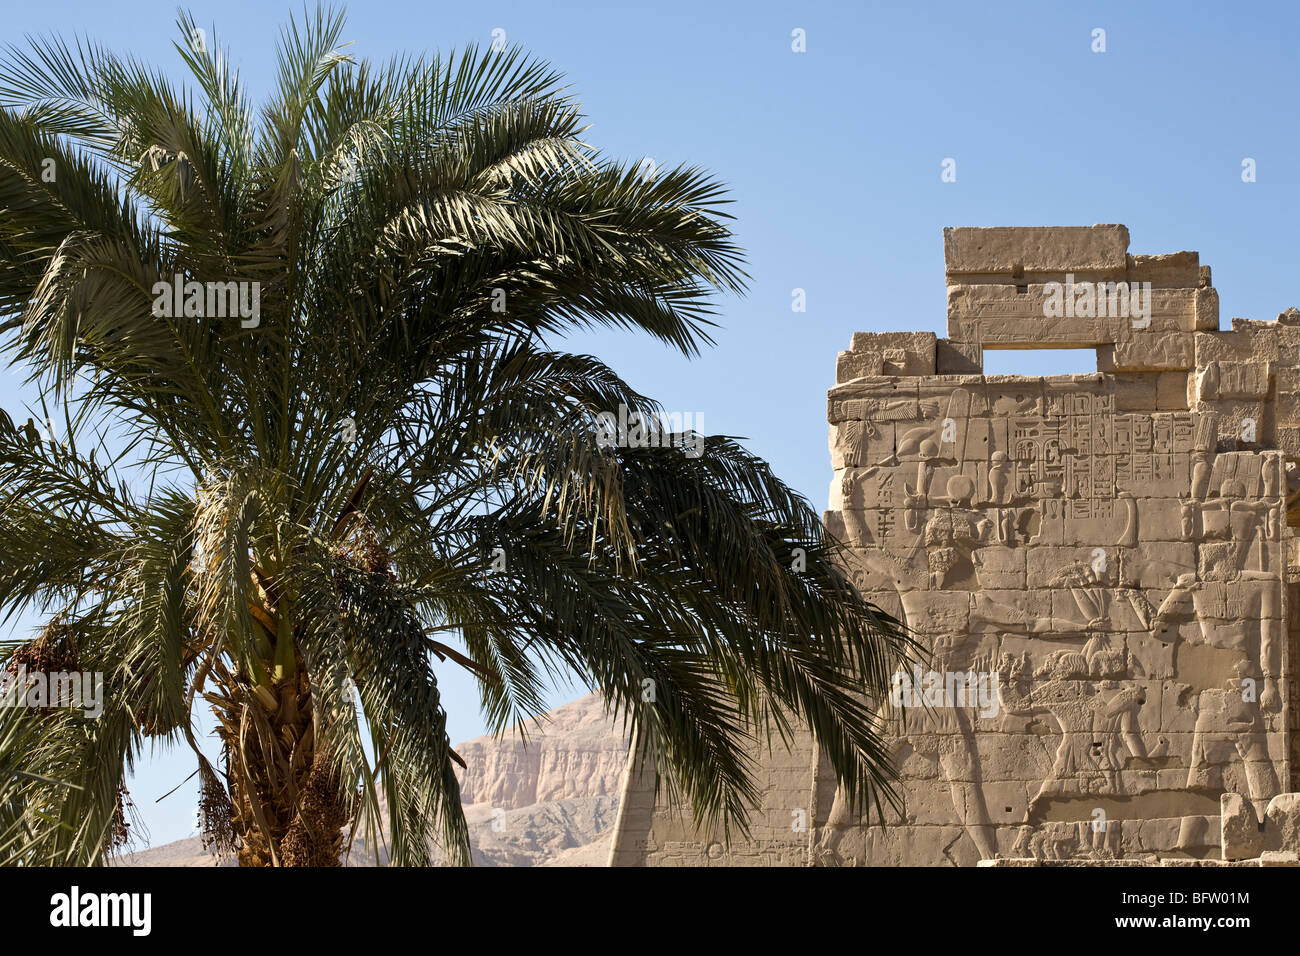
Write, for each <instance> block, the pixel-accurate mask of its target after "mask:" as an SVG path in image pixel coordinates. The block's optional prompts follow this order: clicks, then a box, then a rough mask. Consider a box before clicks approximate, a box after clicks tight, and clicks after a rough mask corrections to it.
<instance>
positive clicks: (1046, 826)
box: [611, 226, 1300, 865]
mask: <svg viewBox="0 0 1300 956" xmlns="http://www.w3.org/2000/svg"><path fill="white" fill-rule="evenodd" d="M944 250H945V257H946V263H947V283H948V335H947V337H946V338H937V339H936V337H935V336H933V335H929V334H925V333H883V334H880V333H873V334H868V333H857V334H855V335H854V336H853V340H852V344H851V348H850V349H849V351H847V352H843V353H841V354H840V356H839V359H838V361H837V367H836V385H835V386H834V387H833V388H832V389H831V390H830V393H829V396H828V405H827V413H828V420H829V422H830V426H831V428H830V454H831V460H832V464H833V467H834V469H835V479H834V481H833V483H832V487H831V494H830V506H829V510H828V511H827V513H826V516H825V521H826V524H827V527H828V528H829V530H831V531H832V532H833V533H835V534H837V535H839V536H840V537H841V538H843V539H844V540H845V541H846V542H847V543H848V544H849V545H850V551H849V554H848V557H847V558H846V561H847V571H848V572H849V574H850V575H851V577H852V579H853V581H854V583H855V584H856V585H857V586H858V587H859V588H860V589H861V590H862V591H863V592H864V593H865V594H866V595H867V596H868V597H869V598H870V599H871V600H872V601H873V602H874V603H876V604H878V605H879V606H881V607H883V608H884V609H885V610H887V611H890V612H891V613H894V614H896V615H899V616H901V617H902V618H904V619H905V620H906V621H907V623H908V624H909V625H910V626H911V627H912V628H913V629H914V631H915V632H916V633H917V634H918V635H919V637H920V638H921V639H922V641H923V642H924V643H925V644H926V646H927V648H928V650H929V659H928V660H927V661H925V662H924V663H923V665H922V666H921V667H920V668H918V669H917V671H915V672H914V673H912V674H908V675H898V676H899V683H898V699H896V700H894V701H880V702H879V706H880V708H881V709H882V713H884V714H885V715H887V716H888V717H889V719H890V720H891V722H892V723H891V725H892V726H893V728H894V730H893V734H892V736H891V744H892V750H893V755H894V761H895V764H896V766H897V767H898V769H899V772H900V774H901V777H902V781H903V788H904V794H905V797H906V806H905V808H904V810H903V812H902V813H901V814H894V815H893V816H891V817H889V818H887V819H886V821H885V823H884V824H883V825H880V824H879V823H875V824H874V825H873V824H872V823H870V822H869V821H868V820H866V819H864V818H863V817H862V816H861V815H860V814H859V813H858V812H857V811H856V810H852V809H851V808H850V807H849V806H848V805H847V803H846V802H845V801H844V800H843V799H842V795H841V794H840V793H839V792H838V788H837V786H836V782H835V779H834V774H833V773H832V772H831V769H830V768H829V766H827V764H826V761H825V760H824V759H823V758H822V756H821V755H820V754H819V753H818V749H817V747H816V745H815V743H814V741H812V740H811V738H809V737H807V736H805V737H804V738H803V739H802V740H801V741H800V742H799V743H798V744H797V745H796V746H795V747H794V748H793V750H792V751H791V752H790V753H786V752H784V751H782V752H780V753H775V754H759V755H757V756H758V759H759V762H760V766H761V767H762V772H761V781H762V783H763V795H762V800H761V805H760V806H759V807H758V808H757V811H756V814H755V822H756V825H755V828H754V833H753V836H752V839H751V840H749V841H741V842H735V841H733V842H732V843H731V844H730V846H724V844H723V843H722V842H721V841H720V839H719V838H718V836H717V835H716V834H701V833H699V832H697V830H696V829H695V827H694V826H693V825H692V824H691V821H690V816H689V812H684V811H682V810H680V809H677V808H673V807H669V806H667V805H666V804H665V802H664V800H663V799H662V798H660V799H658V800H657V799H656V798H655V796H654V794H653V792H652V789H651V785H650V783H649V782H648V780H647V778H646V776H645V775H643V774H639V773H636V772H632V773H629V775H628V783H627V790H626V792H625V797H624V800H623V804H622V810H621V814H622V816H621V819H620V823H619V826H618V828H617V832H616V835H615V841H614V847H613V851H612V856H611V861H612V862H613V863H614V864H615V865H620V864H649V865H681V864H691V865H699V864H705V865H741V864H788V865H846V864H849V865H851V864H876V865H881V864H883V865H975V864H979V863H983V864H984V865H989V864H991V863H1001V864H1003V865H1005V864H1007V863H1017V864H1023V863H1030V864H1032V863H1035V862H1037V863H1039V864H1042V863H1057V862H1059V863H1066V862H1069V863H1079V862H1106V863H1114V864H1148V865H1151V864H1155V863H1157V862H1162V861H1163V862H1169V863H1174V862H1178V861H1188V862H1196V861H1210V860H1218V861H1229V860H1241V861H1246V860H1249V861H1250V863H1251V865H1278V864H1280V863H1287V862H1289V861H1294V860H1295V859H1296V853H1297V852H1300V795H1298V794H1295V793H1292V792H1290V791H1295V790H1300V786H1297V781H1296V780H1295V779H1294V777H1293V776H1292V768H1293V767H1300V761H1298V760H1297V754H1296V751H1295V747H1296V739H1297V735H1296V734H1295V733H1294V729H1295V724H1296V719H1297V713H1296V708H1295V707H1293V706H1292V705H1291V701H1292V700H1293V699H1294V693H1295V690H1294V687H1293V686H1292V683H1293V681H1292V673H1293V672H1292V670H1291V664H1290V662H1291V661H1292V660H1293V658H1294V654H1295V646H1296V641H1297V638H1298V637H1300V614H1296V613H1294V612H1293V610H1292V609H1293V608H1295V607H1297V606H1300V605H1298V604H1297V598H1298V597H1300V594H1298V593H1297V585H1296V584H1294V583H1293V580H1295V579H1296V577H1297V575H1296V573H1295V572H1296V567H1295V566H1296V565H1300V559H1298V558H1297V556H1296V552H1297V548H1296V537H1295V532H1294V531H1293V529H1292V527H1291V522H1290V521H1288V508H1287V506H1288V501H1289V500H1291V499H1292V498H1293V497H1294V495H1295V491H1294V489H1296V488H1297V487H1300V470H1298V469H1300V361H1297V360H1298V359H1300V312H1297V311H1295V310H1289V311H1288V312H1286V313H1283V314H1282V315H1281V316H1279V318H1278V321H1275V322H1260V321H1253V320H1242V319H1234V320H1233V321H1232V327H1231V329H1230V330H1229V331H1220V330H1219V317H1218V294H1217V292H1216V291H1215V290H1214V288H1213V286H1212V285H1211V281H1210V270H1209V268H1208V267H1206V266H1202V265H1201V264H1200V261H1199V257H1198V256H1197V254H1196V253H1194V252H1178V253H1173V254H1170V255H1161V256H1139V255H1132V254H1130V253H1129V251H1128V230H1127V229H1126V228H1125V227H1123V226H1093V227H1082V228H1034V229H1019V228H1006V229H947V230H945V231H944ZM1062 346H1072V347H1091V348H1095V349H1096V350H1097V358H1098V369H1099V371H1098V373H1097V374H1091V375H1073V376H1055V377H1048V378H1033V377H1021V376H985V375H983V374H982V361H983V359H982V356H983V352H984V350H986V349H989V348H1057V347H1062ZM1296 520H1300V517H1298V518H1297V519H1296ZM909 695H911V696H909ZM900 702H902V703H906V704H908V707H907V716H906V720H905V721H904V720H903V719H902V716H901V713H900V711H899V709H898V708H897V706H896V704H898V703H900ZM918 703H923V704H925V705H927V706H917V705H918ZM633 769H634V770H635V768H633Z"/></svg>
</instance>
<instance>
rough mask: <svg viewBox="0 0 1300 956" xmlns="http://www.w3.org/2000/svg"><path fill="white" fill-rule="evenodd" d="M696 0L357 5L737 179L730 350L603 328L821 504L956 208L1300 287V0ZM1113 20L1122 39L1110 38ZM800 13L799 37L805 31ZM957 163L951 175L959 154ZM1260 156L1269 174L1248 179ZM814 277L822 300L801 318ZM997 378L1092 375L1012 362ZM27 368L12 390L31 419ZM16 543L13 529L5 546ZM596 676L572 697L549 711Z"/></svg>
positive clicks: (213, 8) (273, 12) (133, 42)
mask: <svg viewBox="0 0 1300 956" xmlns="http://www.w3.org/2000/svg"><path fill="white" fill-rule="evenodd" d="M5 6H6V9H5V11H4V14H3V22H4V28H3V33H0V38H2V39H4V40H8V41H14V42H19V41H21V38H22V36H23V35H24V34H28V33H47V32H63V33H65V34H71V33H84V34H87V35H89V36H91V37H93V38H95V39H96V40H98V41H100V42H102V43H104V44H106V45H107V46H110V47H112V48H115V49H120V50H129V51H132V52H134V53H135V54H137V55H138V56H140V57H143V58H147V59H150V60H153V61H155V62H158V63H160V64H165V65H167V66H169V68H172V69H173V70H175V71H176V72H177V74H178V75H179V70H180V66H179V61H178V58H177V55H176V53H175V52H174V51H173V50H172V47H171V43H172V40H173V38H174V37H175V36H176V31H175V27H174V24H173V21H174V19H175V7H174V6H173V5H172V4H170V3H162V2H146V0H112V2H109V3H104V2H89V0H42V2H38V3H24V4H18V3H12V2H11V3H7V4H6V5H5ZM1137 6H1138V5H1136V4H1132V3H1104V4H1089V3H1070V4H1049V3H1042V2H1039V3H1023V4H1014V3H996V2H986V3H979V4H971V3H947V4H938V3H917V2H905V3H897V4H891V5H888V6H885V5H882V4H875V3H867V2H843V3H832V2H780V3H775V2H762V0H731V2H701V0H691V2H680V0H660V2H656V3H636V4H623V3H611V2H609V0H595V2H576V0H556V2H551V3H538V2H536V0H533V2H527V3H525V2H519V3H494V2H482V0H475V2H472V3H459V4H448V3H440V2H429V0H365V2H358V3H355V4H353V5H352V7H351V21H350V26H349V29H348V31H347V36H348V39H350V40H352V41H353V46H352V47H351V51H350V52H352V54H353V55H354V56H357V57H370V58H375V59H385V58H387V57H388V56H389V55H390V54H392V53H394V52H397V51H424V50H431V49H435V48H441V49H447V48H449V47H452V46H456V47H459V46H462V45H464V44H465V43H467V42H470V41H477V42H479V43H481V44H487V43H490V42H491V40H492V31H493V30H494V29H497V28H500V29H503V30H505V31H506V39H507V41H508V42H509V43H512V44H520V45H522V46H524V47H526V48H527V49H528V50H530V51H531V52H533V53H535V54H537V55H538V56H541V57H544V58H546V59H549V60H550V61H551V62H552V63H553V64H554V65H556V66H557V67H559V68H560V69H562V70H563V71H565V72H566V73H567V74H568V75H569V77H570V78H571V81H572V83H573V86H574V88H575V89H576V91H577V94H578V95H579V97H580V99H581V100H582V102H583V103H584V105H585V107H586V112H587V114H588V116H589V118H590V121H591V123H592V124H593V125H592V128H591V129H590V130H589V132H588V133H587V139H588V141H589V142H591V143H593V144H595V145H597V146H599V147H601V148H602V149H603V150H604V151H606V152H608V153H610V154H612V155H615V156H620V157H623V158H626V159H632V160H639V159H641V158H642V157H647V156H648V157H652V158H653V159H654V160H655V161H656V162H657V163H658V164H659V165H665V164H667V165H672V164H675V163H677V162H679V161H685V162H689V163H694V164H699V165H702V166H705V167H707V168H709V169H711V170H713V171H714V172H715V173H716V174H717V175H719V176H720V177H721V178H722V179H724V180H725V181H727V182H728V183H730V184H731V186H732V189H733V190H734V198H735V200H736V203H735V206H734V210H733V211H734V212H735V214H736V216H737V217H738V224H737V230H738V233H739V237H740V240H741V242H742V244H743V245H744V246H745V248H746V249H747V250H748V252H749V257H750V265H749V271H750V273H751V274H752V276H753V283H752V286H751V288H750V291H749V294H748V295H747V296H745V297H744V298H741V299H736V300H727V301H723V302H722V303H721V307H722V316H721V321H722V324H723V328H722V329H721V330H719V332H718V334H717V336H716V338H717V340H718V345H717V347H716V348H715V349H714V350H713V351H712V352H710V353H709V354H707V355H705V356H704V357H703V358H700V359H697V360H696V361H694V362H687V361H685V360H683V359H680V358H678V357H676V356H674V355H673V354H671V353H669V352H667V351H665V350H663V349H661V348H660V347H658V346H657V345H654V344H652V343H649V342H647V341H646V340H644V339H638V338H634V337H630V336H627V335H624V334H612V333H611V334H600V335H594V336H591V337H589V338H584V339H583V340H582V341H581V342H580V343H578V344H577V345H576V346H575V347H576V348H580V349H582V350H589V351H594V352H595V353H596V354H598V355H600V356H601V357H602V358H604V359H605V360H606V361H608V362H609V363H610V364H611V365H612V366H613V367H614V368H615V369H617V370H619V371H620V372H621V373H623V375H624V376H625V377H626V378H627V379H628V380H629V381H630V382H631V383H632V385H633V386H634V387H636V388H638V389H640V390H641V391H643V392H645V393H648V394H650V395H653V396H655V397H657V398H659V399H660V400H661V401H662V402H663V404H664V406H665V407H666V408H667V409H669V410H678V411H691V412H697V413H702V414H703V416H704V419H703V424H704V429H705V430H706V431H709V432H713V433H725V434H731V435H739V436H745V437H746V438H747V439H748V444H749V447H750V448H751V449H753V450H754V451H756V452H758V453H759V454H761V455H763V456H764V457H766V458H767V459H768V460H770V461H771V462H772V463H773V464H774V466H775V467H776V470H777V472H778V474H780V475H781V476H782V477H783V478H784V479H785V480H786V481H787V482H789V483H790V484H791V485H793V486H794V487H795V488H797V489H799V490H800V491H801V492H803V493H804V494H805V495H807V496H808V497H809V498H810V499H811V500H812V501H813V502H814V503H815V504H816V505H817V506H818V507H819V508H820V507H825V503H826V495H827V488H828V485H829V481H830V477H831V472H830V467H829V462H828V455H827V448H826V433H827V429H826V424H825V411H826V404H825V401H826V389H827V388H828V387H829V386H830V385H831V384H832V381H833V376H834V368H835V354H836V352H837V351H839V350H841V349H844V348H846V347H847V346H848V342H849V338H850V336H851V334H852V333H853V332H854V331H855V330H874V331H889V330H897V329H928V330H933V331H936V332H939V333H940V334H942V333H943V330H944V303H945V298H944V284H943V258H942V257H943V248H942V240H941V234H940V230H941V229H942V227H944V226H947V225H972V226H988V225H1058V224H1066V225H1087V224H1091V223H1097V222H1122V223H1125V224H1127V225H1128V226H1129V229H1130V231H1131V234H1132V240H1133V243H1132V251H1134V252H1138V253H1163V252H1173V251H1176V250H1179V249H1196V250H1199V251H1200V253H1201V261H1202V262H1203V263H1208V264H1210V265H1211V266H1212V267H1213V269H1214V283H1215V286H1216V287H1217V288H1218V289H1219V293H1220V297H1221V302H1222V315H1223V322H1224V324H1225V325H1226V324H1227V322H1228V319H1229V317H1231V316H1233V315H1239V316H1246V317H1251V318H1272V317H1273V316H1275V315H1276V314H1277V313H1278V312H1280V311H1282V310H1283V309H1285V308H1286V307H1287V306H1290V305H1293V304H1300V288H1298V286H1300V283H1298V282H1297V273H1296V268H1295V264H1296V261H1297V252H1298V251H1300V249H1298V247H1300V229H1298V228H1297V223H1298V222H1300V217H1298V216H1297V200H1298V199H1300V141H1298V133H1297V110H1296V94H1297V92H1298V91H1300V83H1298V82H1297V81H1298V80H1300V77H1298V76H1297V72H1298V68H1297V53H1296V37H1297V26H1298V24H1297V19H1300V15H1298V14H1297V11H1296V8H1295V7H1293V6H1292V5H1291V4H1284V3H1280V2H1278V3H1254V4H1251V5H1250V6H1249V7H1248V8H1242V7H1239V6H1234V5H1231V4H1213V5H1212V4H1197V3H1186V2H1183V3H1144V4H1141V5H1140V6H1141V8H1140V9H1136V7H1137ZM188 8H189V9H190V10H192V11H193V13H194V14H195V16H196V19H197V20H198V21H199V23H200V24H201V25H203V26H205V27H206V26H209V25H211V24H215V26H216V29H217V32H218V33H219V34H220V38H221V41H222V43H223V44H225V45H227V46H229V47H230V48H231V49H232V51H233V54H234V60H235V62H236V63H237V64H238V65H239V66H240V68H241V70H242V71H243V74H244V77H245V79H246V81H247V82H248V84H249V86H250V89H251V90H252V91H253V92H254V93H255V94H260V92H261V91H263V90H265V89H266V88H267V86H268V84H269V81H270V76H271V71H272V70H273V69H274V62H275V61H274V43H275V38H276V35H277V30H278V27H279V26H280V24H281V23H282V22H284V20H285V18H286V15H287V13H288V11H289V10H290V9H291V7H290V6H289V5H287V4H285V3H282V2H278V0H256V2H250V0H222V2H196V3H192V4H189V5H188ZM1095 28H1102V29H1104V30H1105V31H1106V52H1105V53H1094V52H1092V50H1091V45H1092V34H1093V30H1094V29H1095ZM795 29H802V30H803V31H805V34H806V46H807V51H806V52H805V53H795V52H793V51H792V49H791V42H792V40H791V32H792V31H793V30H795ZM949 157H951V158H953V159H955V160H956V169H957V181H956V182H955V183H943V182H941V181H940V171H941V170H940V166H941V163H942V161H943V160H944V159H945V158H949ZM1245 157H1251V158H1253V159H1255V161H1256V164H1257V177H1258V178H1257V181H1256V182H1254V183H1249V184H1247V183H1243V182H1242V180H1241V163H1242V160H1243V158H1245ZM795 288H802V289H804V290H805V292H806V296H807V311H806V312H805V313H802V314H795V313H793V312H792V311H791V307H790V303H791V292H792V290H793V289H795ZM996 358H997V360H998V365H997V366H996V368H994V367H993V364H992V362H990V371H993V370H996V371H1020V372H1034V373H1035V374H1044V373H1051V372H1066V371H1086V370H1090V369H1091V368H1092V364H1091V363H1092V356H1091V353H1083V354H1082V355H1077V356H1073V363H1074V364H1072V365H1066V364H1063V363H1058V364H1054V365H1051V367H1044V365H1043V363H1042V362H1041V361H1040V362H1038V363H1035V364H1030V360H1029V359H1028V357H1027V356H1026V355H1017V354H1015V353H997V355H996ZM30 398H31V396H23V395H20V394H19V393H18V391H17V389H16V387H15V379H14V377H13V376H3V375H0V404H3V406H4V407H5V408H6V409H8V410H9V411H10V412H11V413H12V414H17V413H19V412H20V410H21V408H22V406H23V402H24V401H25V400H28V401H29V400H30ZM0 546H2V545H0ZM444 687H445V700H446V703H447V706H448V710H449V713H450V727H451V733H452V738H453V739H454V740H463V739H466V738H468V737H472V736H475V735H477V734H479V733H481V732H482V722H481V720H480V718H479V715H478V713H477V709H476V698H475V697H474V695H473V693H472V689H471V688H470V687H469V685H468V683H467V682H466V681H464V680H463V678H461V677H460V676H459V675H452V674H449V675H447V676H446V678H445V682H444ZM580 692H581V691H580V690H577V689H573V690H568V691H560V692H558V693H557V696H556V700H557V702H558V701H560V700H563V699H568V698H569V697H572V696H576V695H577V694H578V693H580ZM191 770H192V763H191V762H190V760H189V759H187V757H186V755H185V754H183V753H180V754H176V755H173V756H172V757H163V758H160V759H157V760H154V761H152V762H150V763H149V764H148V765H147V766H146V767H144V768H142V769H141V771H140V772H139V773H138V774H137V778H136V780H135V781H134V782H133V783H132V784H131V789H132V792H133V794H134V796H135V799H136V801H137V804H138V805H139V806H140V808H141V810H142V811H143V812H144V816H145V820H146V823H147V824H148V826H149V828H150V830H151V832H152V835H153V842H154V843H162V842H166V841H168V840H171V839H176V838H178V837H180V836H184V835H187V834H188V833H190V832H191V830H192V827H193V801H194V797H193V792H194V791H193V787H192V786H186V787H183V788H182V789H181V790H180V791H178V793H177V794H176V795H175V796H173V797H171V798H169V799H168V800H166V801H164V802H163V803H161V804H155V803H154V800H155V799H156V798H157V797H158V796H160V795H161V794H162V793H164V792H165V791H167V790H169V789H171V788H172V787H173V786H175V785H177V784H178V783H180V782H181V780H182V779H183V778H184V777H185V776H186V775H187V774H188V773H189V772H190V771H191Z"/></svg>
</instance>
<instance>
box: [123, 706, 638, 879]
mask: <svg viewBox="0 0 1300 956" xmlns="http://www.w3.org/2000/svg"><path fill="white" fill-rule="evenodd" d="M455 749H456V752H457V753H458V754H460V755H461V757H463V758H464V760H465V763H466V768H465V769H464V770H462V771H460V773H459V774H458V776H459V777H460V780H461V797H462V800H463V802H464V806H465V818H466V820H467V822H468V823H469V829H470V845H471V848H472V850H473V855H474V863H475V865H476V866H605V865H606V860H607V858H608V856H609V841H610V839H611V838H612V834H613V828H614V822H615V820H616V818H617V816H618V800H619V794H620V791H621V789H622V783H623V772H624V768H625V765H626V763H627V739H626V736H625V735H624V733H623V728H622V726H621V725H619V724H617V723H616V722H615V721H614V720H613V719H612V718H611V717H609V716H608V715H606V714H605V712H604V708H603V706H602V703H601V699H600V696H599V695H597V694H588V695H587V696H586V697H582V698H580V699H578V700H575V701H573V702H571V703H568V704H565V705H563V706H562V707H557V708H555V709H554V710H551V711H548V712H547V714H546V715H545V717H544V718H543V721H542V723H541V724H540V726H539V725H538V724H536V723H530V724H528V725H526V726H525V727H523V728H520V727H512V728H511V729H510V730H508V731H507V732H506V733H505V734H503V735H502V736H501V738H500V739H497V738H493V737H477V738H475V739H474V740H469V741H466V742H465V743H462V744H458V745H456V748H455ZM378 856H379V862H380V863H381V864H382V863H384V862H386V861H387V858H386V854H385V853H384V851H383V850H382V848H381V850H380V852H379V855H378ZM347 862H348V865H349V866H373V865H375V854H373V853H371V852H369V850H368V848H367V847H366V846H365V841H364V840H362V839H358V840H357V841H356V842H354V844H353V847H352V853H351V855H350V857H349V859H348V861H347ZM115 865H118V866H221V865H233V861H229V860H227V861H218V860H217V859H216V858H214V857H213V856H211V855H210V854H207V853H205V852H204V850H203V847H202V845H201V843H200V840H199V838H198V837H190V838H188V839H185V840H177V841H175V842H174V843H168V844H165V845H163V846H159V847H152V848H150V849H147V850H140V851H137V852H135V853H129V854H125V855H123V856H122V857H119V858H118V859H117V860H116V861H115Z"/></svg>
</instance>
